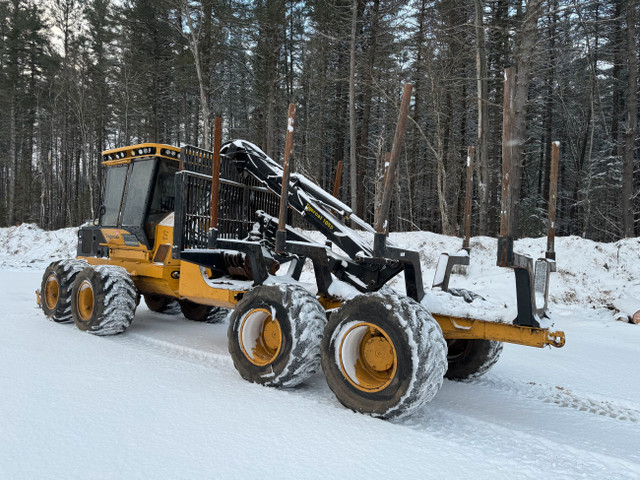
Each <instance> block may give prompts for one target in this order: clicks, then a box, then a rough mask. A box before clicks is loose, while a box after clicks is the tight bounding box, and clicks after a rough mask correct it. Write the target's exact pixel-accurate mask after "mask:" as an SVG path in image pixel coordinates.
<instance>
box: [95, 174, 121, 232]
mask: <svg viewBox="0 0 640 480" xmlns="http://www.w3.org/2000/svg"><path fill="white" fill-rule="evenodd" d="M127 168H128V165H118V166H115V167H109V168H107V169H106V170H107V172H106V174H107V179H106V182H105V189H104V201H103V205H104V212H103V213H102V217H101V221H100V224H101V225H104V226H108V227H115V226H117V225H118V216H119V215H120V204H121V203H122V193H123V191H124V184H125V180H126V179H127Z"/></svg>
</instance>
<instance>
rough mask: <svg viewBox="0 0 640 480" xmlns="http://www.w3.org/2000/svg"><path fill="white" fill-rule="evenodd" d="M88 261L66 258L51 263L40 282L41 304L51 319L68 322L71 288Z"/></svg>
mask: <svg viewBox="0 0 640 480" xmlns="http://www.w3.org/2000/svg"><path fill="white" fill-rule="evenodd" d="M87 265H88V263H87V262H86V261H84V260H76V259H65V260H58V261H56V262H52V263H51V264H49V266H48V267H47V269H46V270H45V271H44V275H43V276H42V283H41V284H40V306H41V307H42V310H43V311H44V314H45V315H46V316H47V318H49V319H50V320H53V321H54V322H58V323H68V322H71V321H72V320H73V316H72V315H71V290H72V289H73V281H74V280H75V279H76V276H77V275H78V273H80V272H81V271H82V269H83V268H85V267H86V266H87Z"/></svg>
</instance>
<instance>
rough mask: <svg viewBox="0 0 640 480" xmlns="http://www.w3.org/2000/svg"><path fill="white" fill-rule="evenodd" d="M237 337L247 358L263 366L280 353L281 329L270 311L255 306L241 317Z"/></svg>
mask: <svg viewBox="0 0 640 480" xmlns="http://www.w3.org/2000/svg"><path fill="white" fill-rule="evenodd" d="M238 339H239V341H240V347H241V348H242V352H243V353H244V355H245V357H247V360H249V361H250V362H251V363H253V364H254V365H257V366H259V367H264V366H265V365H268V364H269V363H271V362H273V361H274V360H275V359H276V357H277V356H278V354H279V353H280V349H281V348H282V329H281V328H280V323H279V322H278V320H277V319H276V318H275V317H273V316H272V314H271V312H270V311H268V310H266V309H264V308H256V309H253V310H251V311H249V312H248V313H247V314H246V315H245V316H244V318H243V319H242V323H241V325H240V335H239V336H238Z"/></svg>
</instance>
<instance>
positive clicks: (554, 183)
mask: <svg viewBox="0 0 640 480" xmlns="http://www.w3.org/2000/svg"><path fill="white" fill-rule="evenodd" d="M559 160H560V142H553V143H552V144H551V171H550V172H549V229H548V230H547V252H546V253H545V257H546V258H548V259H549V260H555V259H556V251H555V240H556V209H557V204H558V163H559Z"/></svg>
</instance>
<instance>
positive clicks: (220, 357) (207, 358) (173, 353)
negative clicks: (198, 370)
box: [126, 332, 233, 369]
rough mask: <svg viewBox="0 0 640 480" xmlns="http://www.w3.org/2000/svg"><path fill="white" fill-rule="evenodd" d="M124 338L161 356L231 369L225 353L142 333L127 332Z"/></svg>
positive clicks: (228, 358)
mask: <svg viewBox="0 0 640 480" xmlns="http://www.w3.org/2000/svg"><path fill="white" fill-rule="evenodd" d="M126 338H127V339H128V340H130V341H133V342H135V343H136V344H138V345H142V346H144V347H146V348H148V349H149V350H152V351H154V352H155V353H158V354H161V355H163V356H167V357H172V358H175V359H177V360H184V361H187V362H189V363H194V364H197V365H202V366H206V367H220V366H224V367H231V369H233V361H232V360H231V357H230V356H229V355H228V354H227V353H224V354H222V353H214V352H207V351H205V350H200V349H197V348H192V347H186V346H184V345H180V344H177V343H173V342H168V341H166V340H160V339H157V338H154V337H152V336H149V335H145V334H143V333H134V332H128V333H127V336H126Z"/></svg>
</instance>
